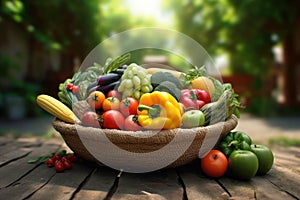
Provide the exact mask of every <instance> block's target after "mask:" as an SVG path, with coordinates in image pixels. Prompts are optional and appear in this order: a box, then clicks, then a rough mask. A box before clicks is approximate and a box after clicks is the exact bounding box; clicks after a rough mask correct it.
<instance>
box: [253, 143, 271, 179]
mask: <svg viewBox="0 0 300 200" xmlns="http://www.w3.org/2000/svg"><path fill="white" fill-rule="evenodd" d="M250 148H251V151H252V152H253V153H255V155H256V156H257V158H258V165H259V167H258V170H257V175H264V174H266V173H267V172H268V171H269V170H270V169H271V168H272V166H273V163H274V155H273V153H272V151H271V150H270V149H269V148H268V147H266V146H264V145H257V144H252V145H251V147H250Z"/></svg>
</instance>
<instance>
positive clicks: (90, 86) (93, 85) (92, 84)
mask: <svg viewBox="0 0 300 200" xmlns="http://www.w3.org/2000/svg"><path fill="white" fill-rule="evenodd" d="M96 86H98V81H95V82H93V83H91V84H90V85H89V86H88V87H87V89H86V91H89V90H90V89H92V88H94V87H96ZM95 90H96V89H95Z"/></svg>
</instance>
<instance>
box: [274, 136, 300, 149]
mask: <svg viewBox="0 0 300 200" xmlns="http://www.w3.org/2000/svg"><path fill="white" fill-rule="evenodd" d="M269 144H270V145H273V146H281V147H300V139H298V138H290V137H286V136H279V137H275V138H270V139H269Z"/></svg>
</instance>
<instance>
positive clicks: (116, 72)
mask: <svg viewBox="0 0 300 200" xmlns="http://www.w3.org/2000/svg"><path fill="white" fill-rule="evenodd" d="M125 70H126V69H116V70H114V71H112V72H110V73H113V74H120V75H123V74H124V72H125Z"/></svg>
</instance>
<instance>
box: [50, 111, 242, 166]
mask: <svg viewBox="0 0 300 200" xmlns="http://www.w3.org/2000/svg"><path fill="white" fill-rule="evenodd" d="M237 124H238V120H237V118H236V117H235V116H234V115H232V116H231V117H230V118H229V119H228V120H227V121H225V122H220V123H217V124H214V125H210V126H206V127H198V128H192V129H181V128H178V129H172V130H163V131H160V132H159V133H156V134H153V132H152V131H137V132H130V131H122V130H114V129H99V128H93V127H84V126H81V125H78V124H76V125H75V124H69V123H65V122H63V121H60V120H58V119H55V120H54V121H53V127H54V128H55V129H56V130H57V131H58V132H59V133H60V134H61V135H62V137H63V139H64V140H65V142H66V144H67V145H68V146H69V147H70V149H71V150H72V151H74V152H75V153H76V154H77V155H78V156H79V157H81V158H83V159H85V160H89V161H93V162H97V163H98V164H101V165H103V163H101V162H100V161H99V160H98V159H96V158H95V157H94V156H93V155H92V154H91V153H90V152H89V151H88V150H87V148H86V146H85V145H84V144H83V142H82V140H81V138H80V136H79V135H78V132H80V133H81V134H82V133H83V134H84V135H85V134H86V135H85V136H86V137H87V140H89V139H90V140H95V139H94V138H97V137H103V135H101V134H99V132H100V131H101V133H104V134H105V135H106V137H107V138H108V139H109V140H110V141H111V142H112V143H113V144H115V145H117V146H118V147H119V148H121V149H124V150H126V151H129V152H136V153H145V152H151V151H156V150H159V149H160V148H162V147H164V146H165V145H168V144H169V143H170V142H171V141H172V140H173V139H174V137H175V136H176V134H183V135H181V136H185V137H182V138H181V140H178V141H177V143H178V144H175V145H178V146H180V143H182V142H185V141H184V140H185V139H186V138H187V137H189V135H191V134H194V136H195V137H194V138H193V140H192V142H191V143H190V146H189V147H188V148H187V149H186V150H185V152H184V153H183V154H181V156H179V157H178V159H176V160H175V161H174V162H172V163H171V164H169V165H168V166H167V167H177V166H181V165H184V164H187V163H189V162H191V161H193V160H195V159H196V158H198V157H199V152H200V151H202V152H205V151H206V152H207V151H208V150H210V149H211V148H212V147H211V146H208V147H207V150H206V148H205V147H204V146H203V141H204V139H205V140H210V139H211V142H208V143H206V142H205V144H209V143H210V144H211V143H213V145H214V146H215V145H217V144H218V142H219V141H220V139H221V138H222V137H224V136H225V135H226V134H227V133H228V132H229V131H231V130H233V129H234V128H235V127H236V126H237ZM134 134H136V136H137V137H135V136H134ZM209 136H212V137H209ZM93 145H97V147H96V148H101V146H102V145H101V144H93ZM173 145H174V144H173ZM201 149H202V150H201ZM206 152H205V153H206ZM170 153H174V154H176V153H178V152H170ZM108 156H109V155H108ZM162 156H163V155H162Z"/></svg>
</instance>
